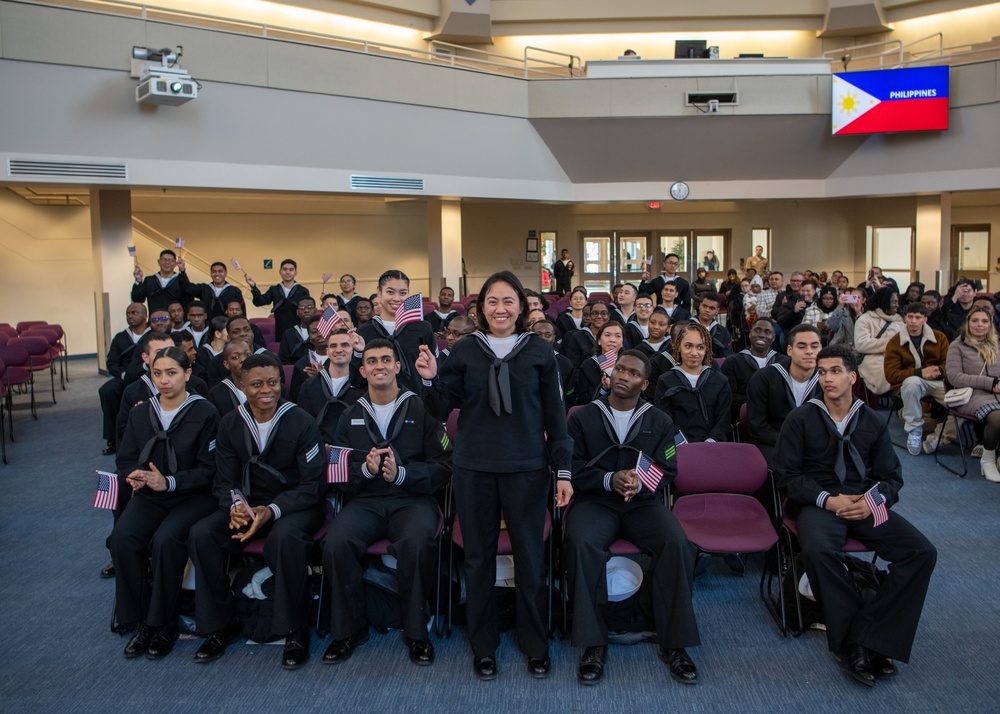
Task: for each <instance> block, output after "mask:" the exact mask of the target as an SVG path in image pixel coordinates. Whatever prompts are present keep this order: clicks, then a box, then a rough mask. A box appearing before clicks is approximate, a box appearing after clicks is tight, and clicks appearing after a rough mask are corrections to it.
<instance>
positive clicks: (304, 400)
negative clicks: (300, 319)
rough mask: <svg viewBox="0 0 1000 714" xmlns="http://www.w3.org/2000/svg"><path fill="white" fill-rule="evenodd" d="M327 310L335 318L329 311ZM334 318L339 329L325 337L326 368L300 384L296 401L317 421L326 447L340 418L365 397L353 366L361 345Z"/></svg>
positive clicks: (362, 380)
mask: <svg viewBox="0 0 1000 714" xmlns="http://www.w3.org/2000/svg"><path fill="white" fill-rule="evenodd" d="M327 310H328V311H331V312H333V314H334V315H336V311H334V310H333V308H332V307H329V308H327ZM324 315H325V313H324ZM337 317H338V321H337V325H338V327H337V328H336V329H334V330H332V331H331V332H330V333H329V334H328V335H327V337H326V364H325V365H324V366H322V367H320V368H319V369H318V370H317V372H316V374H315V375H314V376H312V377H310V378H309V379H307V380H306V381H305V382H304V383H303V384H302V387H301V388H300V389H299V394H298V400H297V403H298V405H299V406H300V407H302V408H303V409H305V410H306V411H307V412H309V414H311V415H312V416H313V417H314V418H315V419H316V424H317V425H318V426H319V430H320V433H321V434H322V435H323V440H324V441H325V442H326V443H327V444H331V443H333V435H334V434H335V433H336V430H337V424H338V423H339V421H340V415H341V414H343V413H344V412H345V411H346V410H347V408H348V407H349V406H351V405H352V404H354V402H356V401H357V400H358V398H359V397H361V395H362V394H364V393H365V391H364V381H365V380H364V378H363V377H362V376H361V373H360V372H359V371H358V368H356V367H355V366H354V364H353V363H352V360H353V358H354V353H355V352H360V351H361V350H363V349H364V342H363V341H362V340H361V336H360V335H358V334H357V333H356V332H354V330H353V328H352V329H350V330H348V329H345V325H344V323H345V322H346V321H344V320H340V318H339V316H337ZM346 327H350V323H347V325H346ZM320 333H321V334H322V330H321V331H320Z"/></svg>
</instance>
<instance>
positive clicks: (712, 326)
mask: <svg viewBox="0 0 1000 714" xmlns="http://www.w3.org/2000/svg"><path fill="white" fill-rule="evenodd" d="M720 300H721V298H720V297H719V296H718V294H717V293H705V294H704V295H702V297H701V302H699V303H698V322H699V323H700V324H701V326H702V327H704V328H705V330H707V331H708V334H709V336H710V337H711V338H712V357H713V358H714V359H725V358H726V357H730V356H732V354H733V338H732V335H730V334H729V330H727V329H726V328H725V327H723V326H722V325H720V324H719V323H718V321H717V320H716V319H715V318H716V317H718V315H719V302H720Z"/></svg>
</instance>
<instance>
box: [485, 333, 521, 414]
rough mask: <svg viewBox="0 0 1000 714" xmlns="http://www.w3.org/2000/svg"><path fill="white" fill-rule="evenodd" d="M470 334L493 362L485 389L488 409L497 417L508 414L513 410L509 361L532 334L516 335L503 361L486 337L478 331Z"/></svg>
mask: <svg viewBox="0 0 1000 714" xmlns="http://www.w3.org/2000/svg"><path fill="white" fill-rule="evenodd" d="M472 334H473V336H474V337H476V338H478V339H477V340H476V344H477V345H479V349H481V350H482V351H483V354H485V355H486V356H487V357H489V358H491V359H492V360H493V365H492V366H491V367H490V373H489V375H488V376H487V382H488V384H487V387H488V390H489V391H488V394H487V398H488V400H489V404H490V409H492V410H493V413H494V414H496V415H497V416H500V413H501V412H503V413H505V414H510V413H511V412H512V410H513V402H512V397H511V393H510V360H511V359H513V358H514V356H515V355H517V353H518V352H520V351H521V350H522V349H523V348H524V346H525V345H526V344H528V340H530V339H531V336H532V334H533V333H531V332H522V333H521V334H520V335H518V336H517V340H515V341H514V347H513V348H511V351H510V352H509V353H508V354H507V356H506V357H504V358H503V359H500V358H498V357H497V356H496V354H495V353H494V352H493V349H492V348H491V347H490V343H489V339H488V338H487V335H485V334H484V333H482V332H479V331H476V332H473V333H472Z"/></svg>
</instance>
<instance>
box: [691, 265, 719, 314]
mask: <svg viewBox="0 0 1000 714" xmlns="http://www.w3.org/2000/svg"><path fill="white" fill-rule="evenodd" d="M715 292H716V290H715V281H714V280H710V279H709V277H708V271H707V270H705V268H703V267H702V268H698V273H697V276H696V277H695V279H694V282H692V283H691V304H692V305H693V306H694V309H695V310H697V309H698V304H699V303H700V302H701V299H702V298H703V297H705V296H706V295H711V294H713V293H715Z"/></svg>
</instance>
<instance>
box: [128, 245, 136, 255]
mask: <svg viewBox="0 0 1000 714" xmlns="http://www.w3.org/2000/svg"><path fill="white" fill-rule="evenodd" d="M128 257H130V258H134V257H135V246H134V245H130V246H129V247H128Z"/></svg>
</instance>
